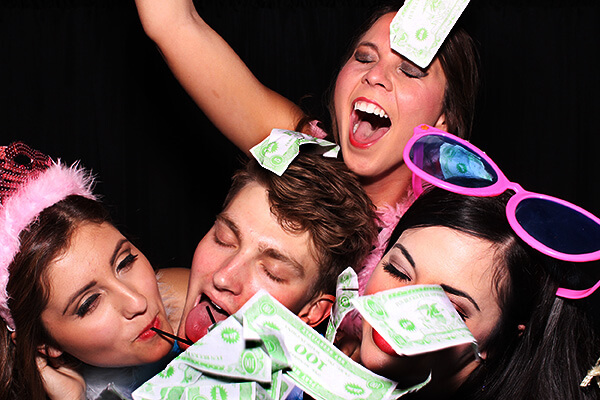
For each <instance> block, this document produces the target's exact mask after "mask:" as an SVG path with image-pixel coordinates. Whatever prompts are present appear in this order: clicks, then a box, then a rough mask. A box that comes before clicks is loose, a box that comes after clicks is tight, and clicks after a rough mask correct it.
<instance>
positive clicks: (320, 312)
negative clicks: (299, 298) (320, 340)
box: [298, 293, 335, 326]
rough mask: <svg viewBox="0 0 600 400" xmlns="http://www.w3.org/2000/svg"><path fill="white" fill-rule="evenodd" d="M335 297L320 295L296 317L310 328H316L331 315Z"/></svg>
mask: <svg viewBox="0 0 600 400" xmlns="http://www.w3.org/2000/svg"><path fill="white" fill-rule="evenodd" d="M334 302H335V296H332V295H330V294H324V293H321V294H319V295H317V296H316V297H315V298H314V299H312V300H311V301H310V302H309V303H308V304H307V305H305V306H304V307H303V308H302V310H301V311H300V312H299V313H298V317H300V319H301V320H302V321H304V322H306V323H307V324H308V325H310V326H317V325H319V324H320V323H321V322H323V320H324V319H325V318H327V317H329V314H330V313H331V307H332V306H333V303H334Z"/></svg>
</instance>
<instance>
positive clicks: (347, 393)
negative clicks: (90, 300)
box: [133, 291, 396, 400]
mask: <svg viewBox="0 0 600 400" xmlns="http://www.w3.org/2000/svg"><path fill="white" fill-rule="evenodd" d="M294 385H295V386H298V387H300V388H301V389H302V390H304V391H305V392H307V393H309V394H310V395H312V396H313V397H314V398H315V399H327V400H336V399H340V400H341V399H344V400H346V399H348V400H352V399H356V400H359V399H360V400H367V399H370V400H378V399H381V400H383V399H390V398H391V396H392V393H393V390H394V388H395V386H396V383H395V382H393V381H391V380H389V379H386V378H383V377H380V376H378V375H376V374H374V373H372V372H371V371H369V370H367V369H366V368H364V367H362V366H361V365H359V364H357V363H355V362H354V361H352V360H351V359H350V358H348V357H346V356H345V355H344V354H343V353H342V352H341V351H339V350H338V349H337V348H335V347H334V346H333V344H331V343H330V342H328V341H327V340H326V339H325V338H324V337H322V336H321V335H320V334H319V333H317V332H316V331H315V330H313V329H312V328H311V327H309V326H308V325H306V324H305V323H304V322H303V321H302V320H300V318H298V317H297V316H296V315H294V314H293V313H291V312H290V311H289V310H288V309H287V308H285V307H284V306H282V305H281V304H280V303H279V302H277V300H275V299H274V298H273V297H271V296H270V295H269V294H268V293H267V292H265V291H260V292H259V293H257V294H256V295H255V296H254V297H253V298H252V299H250V301H248V303H246V305H244V307H242V309H240V310H239V311H238V312H237V313H236V314H234V315H232V316H230V317H229V318H227V319H226V320H225V321H222V322H220V323H218V324H217V325H216V327H214V328H213V329H212V330H210V331H209V333H208V334H207V335H206V336H204V337H203V338H202V339H201V340H199V341H198V342H197V343H195V344H194V345H192V346H191V347H189V348H188V349H187V350H186V351H185V352H184V353H182V354H181V355H179V356H178V357H177V358H175V359H174V360H173V361H172V362H171V363H170V364H169V365H168V366H167V368H165V369H164V370H163V371H162V372H161V373H159V374H158V375H156V376H155V377H153V378H152V379H150V380H149V381H147V382H146V383H144V384H143V385H142V386H141V387H140V388H138V389H137V390H136V391H135V392H134V393H133V398H134V400H154V399H187V398H189V399H192V398H194V399H197V398H200V399H201V398H202V397H201V396H205V397H206V396H208V397H206V398H208V399H213V398H215V399H225V398H228V399H248V400H250V399H265V400H268V399H275V400H277V399H284V398H285V396H286V395H287V394H288V393H289V392H290V389H291V388H292V386H294ZM208 394H210V396H209V395H208ZM194 396H200V397H194Z"/></svg>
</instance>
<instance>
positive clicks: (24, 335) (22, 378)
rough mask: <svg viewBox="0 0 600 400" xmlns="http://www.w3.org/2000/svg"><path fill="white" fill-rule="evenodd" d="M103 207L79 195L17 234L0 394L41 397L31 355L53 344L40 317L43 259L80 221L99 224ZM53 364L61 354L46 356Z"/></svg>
mask: <svg viewBox="0 0 600 400" xmlns="http://www.w3.org/2000/svg"><path fill="white" fill-rule="evenodd" d="M108 220H109V217H108V213H107V211H106V210H105V209H104V207H103V206H102V205H101V204H100V203H99V202H97V201H94V200H90V199H87V198H85V197H81V196H69V197H67V198H66V199H64V200H62V201H60V202H58V203H56V204H54V205H53V206H51V207H48V208H46V209H44V210H43V211H42V212H41V213H40V215H39V216H38V218H37V219H36V220H35V221H34V222H32V223H31V224H30V225H29V226H28V227H27V229H25V230H23V232H21V235H20V240H21V247H20V250H19V253H18V254H17V255H16V256H15V258H14V260H13V261H12V263H11V264H10V266H9V273H10V276H9V281H8V285H7V292H8V295H9V301H8V306H9V308H10V310H11V314H12V316H13V319H14V322H15V333H16V340H14V341H13V340H12V338H11V332H10V331H9V330H8V329H7V328H6V327H3V328H2V329H3V334H2V335H1V338H0V341H1V343H0V356H1V360H0V398H1V399H46V392H45V390H44V386H43V382H42V378H41V376H40V373H39V370H38V367H37V364H36V357H37V356H39V355H41V353H40V352H39V351H38V349H39V347H40V346H47V345H56V344H55V343H54V342H53V340H52V339H51V338H50V336H49V335H48V333H47V331H46V330H45V329H44V326H43V324H42V321H41V314H42V311H43V310H44V309H45V308H46V305H47V304H48V298H49V293H50V288H49V286H48V277H47V271H48V268H47V267H48V265H49V264H50V263H51V262H52V261H53V260H54V259H56V258H57V257H58V256H60V255H61V254H62V253H63V252H64V251H66V250H67V248H68V247H69V243H70V240H71V237H72V235H73V232H74V231H75V229H76V228H77V227H78V226H80V225H81V224H83V223H88V222H91V223H98V224H101V223H103V222H106V221H108ZM48 362H49V364H50V365H53V364H54V363H56V362H60V360H50V359H49V360H48Z"/></svg>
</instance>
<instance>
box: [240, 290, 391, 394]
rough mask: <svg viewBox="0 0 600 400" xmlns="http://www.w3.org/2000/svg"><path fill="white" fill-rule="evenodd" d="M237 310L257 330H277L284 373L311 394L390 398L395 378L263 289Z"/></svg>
mask: <svg viewBox="0 0 600 400" xmlns="http://www.w3.org/2000/svg"><path fill="white" fill-rule="evenodd" d="M238 313H240V314H243V315H244V317H245V318H246V319H247V320H248V321H249V322H250V324H251V325H252V327H253V328H254V330H256V331H257V332H259V334H261V332H264V331H266V332H272V331H276V332H280V333H281V336H282V337H283V338H284V342H285V346H286V347H287V349H288V352H289V355H290V364H291V369H290V370H287V371H286V372H285V375H286V376H287V377H288V378H290V379H292V380H293V381H294V382H295V383H296V385H297V386H299V387H300V388H301V389H302V390H304V391H305V392H306V393H308V394H309V395H311V396H312V397H313V398H315V399H323V400H338V399H339V400H359V399H360V400H367V399H368V400H375V399H389V398H391V396H392V393H393V390H394V388H395V387H396V382H394V381H391V380H389V379H387V378H384V377H382V376H379V375H377V374H375V373H373V372H371V371H369V370H368V369H366V368H365V367H363V366H362V365H359V364H357V363H356V362H354V361H352V360H351V359H350V358H349V357H347V356H346V355H345V354H344V353H342V352H341V351H340V350H339V349H337V348H336V347H335V346H334V345H333V344H332V343H330V342H329V341H328V340H327V339H326V338H325V337H323V336H322V335H320V334H319V333H318V332H317V331H315V330H314V329H312V328H311V327H310V326H308V325H306V323H304V322H303V321H302V320H301V319H300V318H298V316H296V315H294V314H293V313H292V312H291V311H290V310H288V309H287V308H285V307H284V306H282V305H281V304H280V303H279V302H278V301H277V300H275V299H274V298H273V297H272V296H271V295H269V294H268V293H267V292H266V291H264V290H261V291H260V292H258V293H257V294H256V295H255V296H254V297H252V299H250V300H249V301H248V303H246V304H245V305H244V306H243V307H242V308H241V309H240V310H239V311H238ZM236 314H237V313H236Z"/></svg>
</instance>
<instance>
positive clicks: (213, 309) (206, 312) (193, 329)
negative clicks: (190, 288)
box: [185, 294, 229, 343]
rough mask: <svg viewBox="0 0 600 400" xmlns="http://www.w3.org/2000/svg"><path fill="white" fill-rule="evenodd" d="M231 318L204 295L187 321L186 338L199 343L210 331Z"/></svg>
mask: <svg viewBox="0 0 600 400" xmlns="http://www.w3.org/2000/svg"><path fill="white" fill-rule="evenodd" d="M227 317H229V314H228V313H227V312H226V311H225V310H223V309H222V308H221V307H219V306H218V305H216V304H215V303H213V301H212V300H211V299H210V298H209V297H208V296H207V295H205V294H203V295H202V296H201V297H200V299H199V301H198V304H196V305H195V306H194V308H192V309H191V310H190V312H189V313H188V315H187V317H186V319H185V336H187V338H188V339H190V340H191V341H192V342H194V343H195V342H197V341H198V340H200V339H201V338H202V337H204V335H206V334H207V333H208V329H209V328H210V327H211V326H212V325H214V324H216V323H217V322H221V321H223V320H225V319H227Z"/></svg>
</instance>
